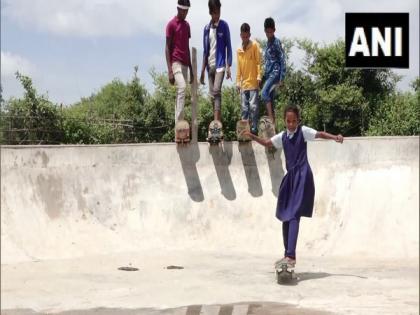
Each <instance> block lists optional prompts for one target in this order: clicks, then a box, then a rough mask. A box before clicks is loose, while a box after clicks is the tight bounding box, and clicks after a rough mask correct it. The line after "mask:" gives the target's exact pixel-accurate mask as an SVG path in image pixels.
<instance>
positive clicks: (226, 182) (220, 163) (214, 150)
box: [209, 142, 236, 200]
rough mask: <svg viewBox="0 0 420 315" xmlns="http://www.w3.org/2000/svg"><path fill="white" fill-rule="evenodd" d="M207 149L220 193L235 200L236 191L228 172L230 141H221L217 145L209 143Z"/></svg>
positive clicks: (230, 154)
mask: <svg viewBox="0 0 420 315" xmlns="http://www.w3.org/2000/svg"><path fill="white" fill-rule="evenodd" d="M209 151H210V155H211V157H212V159H213V164H214V167H215V169H216V174H217V179H218V181H219V185H220V188H221V192H222V195H223V196H225V198H226V199H227V200H235V199H236V191H235V187H234V186H233V181H232V176H231V175H230V172H229V164H230V162H231V161H232V143H231V142H223V143H222V144H219V145H210V147H209Z"/></svg>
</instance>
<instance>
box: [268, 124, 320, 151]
mask: <svg viewBox="0 0 420 315" xmlns="http://www.w3.org/2000/svg"><path fill="white" fill-rule="evenodd" d="M286 132H287V137H288V138H289V139H292V138H293V136H294V135H295V133H296V131H294V132H290V131H289V130H287V129H286ZM284 133H285V131H282V132H280V133H278V134H276V135H275V136H273V137H272V138H271V143H273V146H274V147H275V148H276V149H281V148H283V141H282V140H281V139H282V137H283V134H284ZM302 133H303V138H304V139H305V141H306V142H308V141H312V140H315V136H316V133H317V131H316V130H315V129H313V128H310V127H306V126H302Z"/></svg>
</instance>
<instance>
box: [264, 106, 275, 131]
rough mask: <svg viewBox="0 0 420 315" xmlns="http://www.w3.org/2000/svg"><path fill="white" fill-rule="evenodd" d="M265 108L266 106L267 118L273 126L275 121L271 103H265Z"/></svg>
mask: <svg viewBox="0 0 420 315" xmlns="http://www.w3.org/2000/svg"><path fill="white" fill-rule="evenodd" d="M266 106H267V114H268V117H269V118H270V120H271V122H272V123H273V125H274V126H275V125H276V121H275V117H274V114H273V105H272V104H271V102H267V104H266Z"/></svg>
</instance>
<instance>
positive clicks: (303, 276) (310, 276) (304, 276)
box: [297, 272, 367, 282]
mask: <svg viewBox="0 0 420 315" xmlns="http://www.w3.org/2000/svg"><path fill="white" fill-rule="evenodd" d="M297 276H298V278H299V282H301V281H306V280H314V279H322V278H326V277H355V278H359V279H367V277H363V276H359V275H351V274H339V273H327V272H299V273H297Z"/></svg>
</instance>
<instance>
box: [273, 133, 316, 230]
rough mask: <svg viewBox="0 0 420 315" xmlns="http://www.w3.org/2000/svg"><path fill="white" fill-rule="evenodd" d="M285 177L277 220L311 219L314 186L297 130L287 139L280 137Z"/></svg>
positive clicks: (286, 137)
mask: <svg viewBox="0 0 420 315" xmlns="http://www.w3.org/2000/svg"><path fill="white" fill-rule="evenodd" d="M282 143H283V150H284V155H285V157H286V170H287V173H286V175H285V176H284V177H283V180H282V182H281V184H280V189H279V197H278V200H277V209H276V217H277V218H278V219H279V220H280V221H283V222H287V221H290V220H291V219H294V218H295V219H298V218H300V217H301V216H304V217H312V212H313V207H314V198H315V184H314V177H313V174H312V170H311V167H310V166H309V162H308V156H307V143H306V141H305V138H304V137H303V132H302V127H301V126H299V127H298V128H297V130H296V132H295V134H294V135H293V137H292V138H291V139H290V138H289V137H288V136H287V132H284V133H283V136H282Z"/></svg>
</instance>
